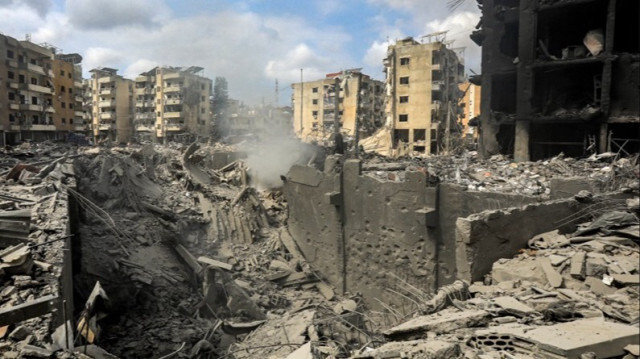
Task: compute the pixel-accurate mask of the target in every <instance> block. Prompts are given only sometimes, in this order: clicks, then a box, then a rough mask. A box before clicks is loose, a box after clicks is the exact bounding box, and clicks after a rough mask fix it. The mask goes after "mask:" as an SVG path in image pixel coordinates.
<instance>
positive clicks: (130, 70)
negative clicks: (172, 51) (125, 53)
mask: <svg viewBox="0 0 640 359" xmlns="http://www.w3.org/2000/svg"><path fill="white" fill-rule="evenodd" d="M159 65H161V64H160V63H158V62H156V61H152V60H148V59H139V60H137V61H136V62H134V63H132V64H131V65H129V66H127V68H126V69H125V70H124V71H123V72H122V75H123V76H124V77H127V78H130V79H135V78H136V77H138V76H139V75H140V74H141V73H143V72H147V71H149V70H151V69H153V68H154V67H156V66H159Z"/></svg>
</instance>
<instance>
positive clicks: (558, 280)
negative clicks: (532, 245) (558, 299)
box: [537, 257, 562, 288]
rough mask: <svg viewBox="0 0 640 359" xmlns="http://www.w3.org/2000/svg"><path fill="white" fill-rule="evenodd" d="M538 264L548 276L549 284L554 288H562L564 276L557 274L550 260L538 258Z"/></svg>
mask: <svg viewBox="0 0 640 359" xmlns="http://www.w3.org/2000/svg"><path fill="white" fill-rule="evenodd" d="M537 262H538V266H539V267H540V269H542V271H543V272H544V274H545V275H546V276H547V280H548V281H549V284H550V285H551V286H552V287H554V288H560V287H562V276H561V275H560V274H559V273H558V272H556V270H555V269H553V266H551V262H550V261H549V258H546V257H538V260H537Z"/></svg>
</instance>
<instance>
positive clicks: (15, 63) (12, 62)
mask: <svg viewBox="0 0 640 359" xmlns="http://www.w3.org/2000/svg"><path fill="white" fill-rule="evenodd" d="M5 63H6V64H7V66H9V67H13V68H16V67H18V61H16V60H9V59H7V61H5Z"/></svg>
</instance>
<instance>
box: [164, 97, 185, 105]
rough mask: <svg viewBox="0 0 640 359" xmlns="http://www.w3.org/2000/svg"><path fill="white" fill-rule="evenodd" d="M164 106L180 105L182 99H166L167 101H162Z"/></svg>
mask: <svg viewBox="0 0 640 359" xmlns="http://www.w3.org/2000/svg"><path fill="white" fill-rule="evenodd" d="M164 104H165V105H181V104H182V99H181V98H168V99H166V100H164Z"/></svg>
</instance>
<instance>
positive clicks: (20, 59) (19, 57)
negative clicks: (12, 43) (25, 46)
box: [18, 55, 24, 63]
mask: <svg viewBox="0 0 640 359" xmlns="http://www.w3.org/2000/svg"><path fill="white" fill-rule="evenodd" d="M18 62H20V63H24V56H22V55H18Z"/></svg>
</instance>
